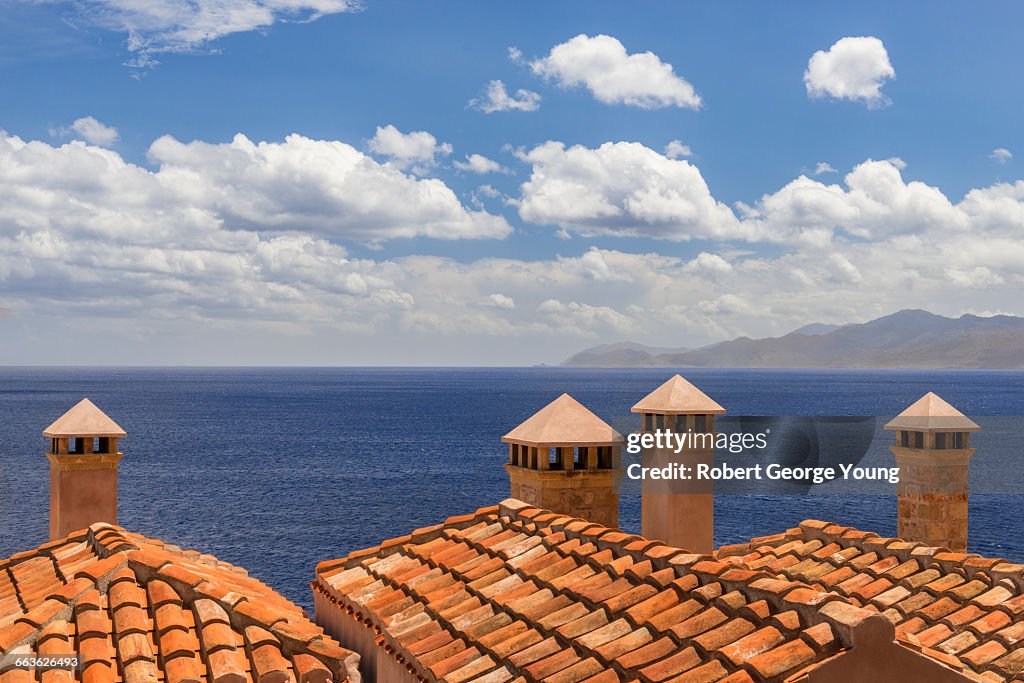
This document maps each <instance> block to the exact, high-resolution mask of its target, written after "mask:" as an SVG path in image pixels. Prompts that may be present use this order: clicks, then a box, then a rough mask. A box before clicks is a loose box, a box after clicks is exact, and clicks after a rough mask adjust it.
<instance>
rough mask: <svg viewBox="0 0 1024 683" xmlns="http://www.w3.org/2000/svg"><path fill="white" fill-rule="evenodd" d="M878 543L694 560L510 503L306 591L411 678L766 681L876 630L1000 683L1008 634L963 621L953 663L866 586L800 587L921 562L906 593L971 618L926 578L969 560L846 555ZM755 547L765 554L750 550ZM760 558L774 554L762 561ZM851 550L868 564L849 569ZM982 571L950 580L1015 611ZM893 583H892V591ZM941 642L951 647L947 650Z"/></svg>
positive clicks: (361, 562)
mask: <svg viewBox="0 0 1024 683" xmlns="http://www.w3.org/2000/svg"><path fill="white" fill-rule="evenodd" d="M826 526H827V525H826ZM876 539H877V537H874V536H872V535H864V534H859V533H858V532H855V531H853V530H850V529H846V528H842V527H834V526H828V528H827V530H826V529H825V527H821V528H818V527H815V526H814V525H813V524H811V525H810V526H809V527H808V529H807V530H804V529H803V528H800V529H796V530H791V531H790V532H787V533H786V534H779V535H778V536H776V537H773V539H772V541H771V543H772V544H771V545H768V546H761V545H756V546H752V547H747V546H733V547H732V551H733V554H731V555H729V554H723V555H721V556H706V555H694V554H691V553H688V552H686V551H683V550H680V549H677V548H670V547H668V546H665V545H663V544H661V543H659V542H656V541H648V540H646V539H643V538H640V537H638V536H633V535H628V534H624V533H621V532H619V531H618V530H613V529H608V528H606V527H602V526H599V525H596V524H590V523H587V522H585V521H583V520H579V519H574V518H570V517H566V516H562V515H557V514H553V513H550V512H547V511H545V510H540V509H538V508H535V507H531V506H528V505H526V504H524V503H521V502H520V501H516V500H511V499H510V500H507V501H505V502H503V503H502V504H501V505H500V506H499V507H497V508H494V507H492V508H484V509H482V510H478V511H477V513H476V514H474V515H463V516H461V517H453V518H450V519H449V520H447V521H446V522H445V523H444V524H441V525H436V526H433V527H427V528H425V529H422V530H419V531H417V532H414V533H413V534H411V535H410V536H407V537H404V538H402V539H401V540H400V542H398V543H384V544H382V545H381V546H378V547H377V548H371V549H368V550H365V551H359V552H356V553H352V554H351V555H349V556H348V557H345V558H342V559H339V560H333V561H327V562H322V563H321V564H320V565H319V566H318V567H317V572H316V580H315V582H314V584H313V589H314V591H316V592H317V593H318V594H319V595H320V597H321V599H324V600H326V601H327V602H328V603H329V604H333V605H335V607H336V609H338V610H340V611H341V612H343V613H344V614H347V615H348V616H349V617H351V619H352V620H353V621H354V623H357V624H362V625H363V626H365V627H366V628H368V629H370V632H371V633H372V635H373V637H374V638H375V639H376V641H377V642H378V643H380V646H381V647H382V648H384V650H385V651H386V652H388V653H391V656H392V657H394V658H395V659H396V661H398V662H400V663H401V664H402V665H403V666H404V667H406V668H407V669H408V670H410V671H411V672H412V674H413V676H414V677H416V678H419V679H420V680H424V681H435V680H439V679H441V678H444V677H446V676H447V680H456V681H465V682H466V683H469V682H471V681H472V682H478V683H489V682H491V681H502V682H505V681H523V682H524V683H527V682H532V681H541V680H544V681H552V682H553V681H565V682H566V683H578V682H580V681H585V680H588V679H591V678H594V680H599V681H601V682H602V683H605V682H607V683H612V682H613V681H635V680H639V681H644V682H645V683H652V682H658V683H660V682H661V681H670V680H671V681H675V680H679V681H685V680H694V681H697V680H701V681H719V680H729V681H748V680H750V681H762V682H764V681H769V682H774V683H781V681H783V680H785V679H788V678H789V677H799V676H800V675H801V674H802V672H806V671H809V670H810V669H812V668H814V667H817V666H819V665H821V664H822V663H824V662H828V661H830V660H832V659H833V658H834V657H835V656H836V655H837V654H840V653H843V652H846V651H850V650H852V649H854V648H855V642H854V641H855V640H856V641H857V642H862V643H866V642H869V641H871V640H872V639H875V640H877V638H878V634H881V636H882V639H883V641H884V642H885V643H889V644H891V647H892V648H895V649H897V650H899V651H900V652H905V653H906V654H907V656H911V657H919V656H923V657H924V658H925V661H929V662H931V665H932V666H940V667H942V668H945V669H951V670H953V671H955V672H956V673H957V674H959V675H962V676H963V677H964V678H965V680H976V679H977V674H976V672H977V671H979V670H982V669H983V670H985V671H987V672H996V673H997V674H998V675H1000V676H1002V675H1003V674H1002V672H1007V671H1010V669H1011V667H1012V666H1013V662H1014V661H1016V660H1014V659H1012V658H1013V656H1016V655H1015V654H1014V653H1016V652H1017V650H1016V649H1014V647H1015V646H1014V645H1013V642H1012V641H1011V638H1012V637H1013V634H1012V633H1010V632H1009V631H1006V630H1005V628H1006V626H1005V625H1004V624H1002V623H1001V622H1000V621H999V620H991V619H990V620H987V621H986V620H983V619H982V617H980V616H977V618H971V617H972V616H975V615H968V614H966V613H965V614H963V615H962V616H963V617H964V622H965V624H966V625H965V626H963V627H962V628H960V631H959V632H961V633H966V632H969V633H970V634H971V637H972V638H974V639H976V642H973V641H972V642H968V641H970V640H971V639H970V638H962V639H961V640H960V641H957V646H958V647H960V648H961V651H962V652H963V653H964V654H965V658H964V659H961V658H958V657H957V656H955V655H953V654H950V653H949V652H948V651H944V650H941V648H940V649H939V650H930V649H928V648H927V647H925V646H923V645H921V644H919V643H917V642H915V641H913V640H912V639H911V638H912V634H910V633H909V632H906V633H901V634H900V635H899V637H898V639H897V635H896V632H895V630H894V627H893V623H894V621H895V622H896V623H900V622H898V621H896V620H895V619H894V618H893V615H892V614H891V613H890V612H889V611H886V609H885V608H883V607H882V606H881V605H882V603H881V602H879V601H880V600H883V598H882V596H883V595H885V593H886V592H889V591H891V590H892V588H890V589H889V591H885V592H881V593H878V592H877V588H880V587H881V586H879V587H876V589H873V597H871V598H870V599H863V600H862V599H860V598H857V597H855V596H854V595H853V594H852V592H847V591H840V590H837V589H830V588H828V587H826V586H824V585H822V584H821V583H818V582H816V581H814V580H806V579H805V578H804V577H805V576H809V575H810V574H812V573H814V572H813V571H812V570H814V569H815V567H818V565H820V564H822V563H824V565H827V567H824V566H823V567H818V569H819V571H824V570H825V569H828V570H833V571H834V570H835V569H836V567H837V566H846V565H849V564H854V563H855V564H856V566H857V569H856V570H854V574H861V573H863V574H865V576H866V578H867V579H868V581H869V583H870V582H874V581H877V580H879V579H881V578H884V577H886V576H890V574H886V572H892V571H893V570H895V569H896V568H897V567H899V566H901V565H900V564H897V565H895V566H892V567H890V566H889V565H890V564H891V563H889V562H883V563H882V564H878V563H879V561H880V560H884V559H886V558H888V557H890V556H894V557H895V558H896V560H898V561H899V562H900V563H902V562H906V561H908V560H909V559H910V558H912V557H913V558H914V561H916V562H920V563H921V568H920V569H919V570H918V572H917V573H921V571H927V570H929V569H938V570H942V571H936V572H935V575H934V576H932V575H931V574H929V575H928V576H927V577H923V578H927V579H928V581H927V584H924V583H919V584H918V586H919V587H918V589H917V593H919V594H921V595H927V596H928V597H930V598H931V599H932V601H934V600H936V599H940V598H942V597H950V598H951V599H954V600H955V601H956V608H960V609H962V607H963V606H964V605H966V604H975V605H977V606H979V607H980V604H978V603H977V601H978V600H980V599H982V598H983V596H985V595H988V594H987V593H984V592H981V593H976V592H975V591H976V590H980V589H981V588H982V586H980V585H979V586H976V587H975V588H974V589H972V590H968V591H966V592H961V593H960V594H957V593H955V591H957V590H958V588H959V587H960V586H953V585H952V583H953V582H942V583H938V584H937V583H935V581H936V579H941V577H942V576H943V575H944V574H949V573H950V572H953V573H955V572H956V567H957V566H968V565H967V564H966V562H965V563H964V564H963V565H956V560H954V559H953V558H944V557H943V556H942V554H934V555H929V556H924V555H921V554H919V553H915V550H916V548H917V547H916V546H915V545H914V544H902V545H897V547H896V548H892V549H890V548H889V546H888V545H886V544H877V545H878V546H879V547H878V548H877V549H875V548H874V546H871V547H872V549H871V550H870V551H869V550H867V549H866V548H865V549H861V548H860V546H858V545H857V543H864V544H871V542H872V541H874V540H876ZM888 542H889V543H891V544H894V543H896V542H895V541H894V540H893V539H889V541H888ZM904 546H909V547H904ZM762 547H764V550H763V553H761V552H759V551H757V550H755V548H762ZM853 548H856V550H855V551H852V552H846V550H852V549H853ZM844 549H845V550H844ZM773 551H774V552H777V554H776V555H773V556H772V558H771V560H769V558H768V555H772V552H773ZM862 555H870V556H871V557H865V558H864V561H862V562H856V560H857V558H859V557H861V556H862ZM782 557H791V558H792V559H794V560H796V562H794V563H792V564H790V565H788V572H789V573H784V572H785V571H786V570H782V571H773V570H771V569H769V568H767V565H768V564H770V562H771V561H772V560H778V559H780V558H782ZM843 558H845V559H843ZM868 560H870V561H868ZM943 563H945V565H944V564H943ZM996 566H997V567H1000V571H1004V572H1005V571H1007V568H1006V567H1002V566H1001V565H996ZM869 567H875V568H874V569H869ZM992 572H995V568H994V567H991V568H988V569H987V570H982V569H976V570H974V571H973V572H972V573H971V576H970V577H965V581H966V582H968V583H969V582H970V581H974V580H981V579H980V578H979V577H980V576H982V575H984V576H986V577H987V578H988V580H989V581H990V582H995V583H993V585H995V584H996V583H998V585H999V587H1000V588H1001V589H1002V590H1003V591H1006V593H1005V595H1004V594H1003V593H1000V594H999V595H998V596H995V595H993V596H990V597H989V599H990V600H994V599H999V600H1000V602H999V605H1000V606H999V607H998V608H994V609H995V610H997V611H998V612H1000V613H1003V614H1009V613H1010V612H1011V611H1013V610H1015V609H1016V610H1018V612H1022V611H1024V605H1022V606H1021V607H1020V608H1019V609H1018V608H1017V607H1016V603H1013V602H1012V598H1011V597H1010V596H1011V594H1015V593H1014V591H1012V590H1011V588H1014V584H1013V581H1009V582H1006V581H1003V582H1002V583H999V581H1002V579H997V578H996V576H997V574H994V573H992ZM999 576H1002V574H999ZM912 577H913V575H910V576H907V577H905V578H904V579H903V582H904V583H906V582H907V581H908V580H909V579H910V578H912ZM893 579H894V580H892V581H891V583H892V586H893V587H900V586H901V585H902V584H901V583H900V581H899V580H895V577H893ZM982 583H984V581H983V580H982ZM962 585H966V584H961V586H962ZM926 586H930V588H929V587H926ZM986 587H987V586H986ZM908 590H909V589H908ZM990 590H991V589H990ZM954 596H955V597H954ZM969 596H970V597H969ZM972 601H974V602H972ZM893 609H896V610H897V611H898V605H897V607H896V608H893ZM988 611H989V612H992V611H993V610H992V609H990V610H988ZM955 613H956V612H955V610H954V611H953V612H951V613H949V614H945V615H944V616H936V617H933V618H929V619H922V624H921V626H920V627H918V628H917V630H921V629H922V628H924V627H925V626H927V625H929V624H932V623H941V624H944V625H948V624H954V623H957V622H956V620H955V619H953V620H951V618H950V614H955ZM901 614H902V613H901ZM883 617H885V618H883ZM1014 619H1016V617H1014ZM997 628H1003V629H1004V631H1002V632H1001V633H1002V636H999V637H996V642H998V643H1000V644H1001V648H1002V649H1000V648H996V647H992V646H988V647H986V648H985V649H981V646H982V645H984V644H986V643H983V642H982V641H983V640H984V639H983V638H982V637H981V634H982V633H983V632H985V629H988V632H994V629H997ZM951 631H954V632H956V631H957V628H952V627H951ZM940 644H946V645H947V650H949V649H951V648H952V644H950V643H949V641H948V638H946V639H944V640H942V642H941V643H940ZM1022 647H1024V645H1022ZM1003 650H1006V651H1009V654H1007V652H1004V651H1003ZM935 653H937V654H935ZM1021 653H1022V654H1024V650H1021ZM967 654H970V655H971V656H970V657H967V656H966V655H967ZM972 662H979V663H980V664H978V665H975V664H973V663H972ZM1000 667H1001V668H1000ZM595 677H596V678H595ZM1009 677H1010V676H1009V675H1008V676H1004V677H1002V678H997V679H994V680H1007V679H1008V678H1009Z"/></svg>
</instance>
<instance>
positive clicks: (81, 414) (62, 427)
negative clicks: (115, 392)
mask: <svg viewBox="0 0 1024 683" xmlns="http://www.w3.org/2000/svg"><path fill="white" fill-rule="evenodd" d="M43 436H48V437H50V438H67V437H74V436H113V437H123V436H128V435H127V434H126V433H125V431H124V430H123V429H121V427H120V426H119V425H118V424H117V423H116V422H114V421H113V420H111V419H110V418H109V417H108V416H107V414H106V413H104V412H103V411H102V410H100V409H99V408H97V407H96V404H95V403H93V402H92V401H90V400H89V399H87V398H83V399H82V400H81V401H79V402H78V403H77V404H76V405H75V407H74V408H72V409H71V410H69V411H68V412H66V413H64V414H63V415H61V416H60V417H59V418H57V421H56V422H54V423H53V424H52V425H50V426H49V427H47V428H46V430H45V431H44V432H43Z"/></svg>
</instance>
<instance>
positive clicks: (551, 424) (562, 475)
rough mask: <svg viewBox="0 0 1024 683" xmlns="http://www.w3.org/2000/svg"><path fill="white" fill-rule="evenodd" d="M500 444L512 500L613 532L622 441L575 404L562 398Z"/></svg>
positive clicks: (616, 508)
mask: <svg viewBox="0 0 1024 683" xmlns="http://www.w3.org/2000/svg"><path fill="white" fill-rule="evenodd" d="M501 440H502V441H504V442H505V443H507V444H509V461H508V464H506V465H505V470H506V471H507V472H508V476H509V480H510V482H511V485H512V497H513V498H517V499H519V500H521V501H523V502H524V503H529V504H530V505H536V506H537V507H539V508H544V509H547V510H551V511H552V512H558V513H561V514H563V515H570V516H572V517H581V518H583V519H586V520H588V521H591V522H596V523H598V524H603V525H604V526H607V527H611V528H618V526H619V481H620V480H621V479H622V441H623V438H622V435H621V434H619V433H618V432H616V431H615V430H614V429H612V428H611V427H610V426H608V425H607V424H605V422H604V421H603V420H602V419H601V418H599V417H598V416H597V415H594V413H592V412H590V411H589V410H587V409H586V408H585V407H584V406H583V405H582V404H580V403H579V402H578V401H577V400H576V399H574V398H573V397H572V396H570V395H569V394H562V395H561V396H559V397H558V398H556V399H555V400H554V401H552V402H551V403H549V404H548V405H547V406H545V407H544V408H541V409H540V410H539V411H538V412H537V413H535V414H534V415H533V416H532V417H530V418H529V419H528V420H526V422H524V423H522V424H521V425H519V426H518V427H516V428H515V429H513V430H512V431H511V432H509V433H508V434H506V435H505V436H503V437H501Z"/></svg>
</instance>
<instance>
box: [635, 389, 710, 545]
mask: <svg viewBox="0 0 1024 683" xmlns="http://www.w3.org/2000/svg"><path fill="white" fill-rule="evenodd" d="M632 410H633V412H634V413H640V414H641V415H642V426H641V428H642V430H643V431H644V432H655V431H657V430H668V431H670V432H673V433H686V432H692V433H694V434H712V435H713V434H714V432H715V415H721V414H723V413H724V412H725V408H723V407H722V406H720V405H718V404H717V403H715V402H714V401H713V400H711V399H710V398H709V397H708V396H707V395H706V394H705V393H704V392H702V391H701V390H700V389H698V388H697V387H695V386H693V385H692V384H690V383H689V382H687V381H686V380H685V379H683V378H682V377H680V376H679V375H675V376H674V377H672V378H671V379H669V380H668V381H667V382H665V383H664V384H662V385H661V386H660V387H658V388H657V389H655V390H654V391H652V392H651V393H650V394H648V395H647V396H645V397H644V398H642V399H641V400H640V401H639V402H638V403H637V404H636V405H635V406H633V409H632ZM697 441H698V440H695V439H694V440H688V443H694V446H695V447H688V448H684V449H683V450H682V451H681V452H679V453H678V454H677V453H676V452H675V450H674V449H671V448H660V449H659V448H651V449H645V450H644V453H643V460H644V461H643V466H644V467H658V468H664V467H666V466H668V465H671V464H680V465H685V466H687V467H691V468H693V469H691V470H690V471H691V472H694V471H696V467H697V465H698V464H707V465H712V464H713V459H714V454H715V451H714V447H713V441H714V439H713V438H711V439H702V440H700V442H697ZM708 442H712V443H708ZM641 526H642V529H643V535H644V536H645V537H646V538H654V539H659V540H661V541H664V542H665V543H667V544H669V545H671V546H675V547H678V548H685V549H686V550H689V551H691V552H695V553H710V552H711V551H712V550H713V549H714V544H715V494H714V488H713V486H712V484H711V482H707V481H696V480H689V481H685V480H663V479H661V480H655V479H650V478H645V479H644V480H643V499H642V502H641Z"/></svg>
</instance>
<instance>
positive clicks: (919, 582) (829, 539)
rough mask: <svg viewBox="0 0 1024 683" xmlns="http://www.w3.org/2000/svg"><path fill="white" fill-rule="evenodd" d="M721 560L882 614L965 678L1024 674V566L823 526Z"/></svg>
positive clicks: (722, 552) (811, 523) (905, 637)
mask: <svg viewBox="0 0 1024 683" xmlns="http://www.w3.org/2000/svg"><path fill="white" fill-rule="evenodd" d="M716 557H717V559H718V560H719V561H721V562H727V563H731V564H735V565H736V566H742V567H747V568H750V569H756V570H758V571H767V572H769V573H771V574H773V575H774V577H775V579H776V580H779V581H793V582H805V583H808V584H812V585H815V586H821V588H822V589H825V590H828V591H830V592H834V593H836V594H838V595H840V596H842V597H843V598H844V600H845V602H847V603H849V604H851V605H854V606H857V607H860V608H863V609H869V610H873V611H877V612H879V613H881V614H882V615H883V616H885V617H886V618H887V619H888V620H889V621H890V622H892V623H893V624H894V625H895V627H896V635H897V638H898V639H899V641H900V642H901V643H903V644H904V645H906V646H908V647H912V648H914V649H916V650H919V651H921V652H923V653H924V654H927V655H929V656H932V657H938V658H940V659H942V660H943V661H946V662H947V663H952V664H953V665H954V666H959V667H962V669H963V671H964V673H965V675H967V674H973V675H977V676H985V677H987V680H993V681H1007V680H1010V679H1013V678H1014V676H1015V675H1017V674H1018V673H1019V672H1021V671H1024V639H1022V636H1024V565H1018V564H1012V563H1009V562H1006V561H1005V560H1002V559H999V558H986V557H981V556H978V555H973V554H968V553H951V552H947V551H946V550H945V549H944V548H934V547H929V546H925V545H923V544H921V543H914V542H907V541H901V540H899V539H895V538H880V537H879V536H878V535H877V534H873V533H870V532H863V531H858V530H856V529H851V528H849V527H844V526H839V525H836V524H831V523H827V522H819V521H815V520H807V521H804V522H802V523H801V524H800V526H799V527H797V528H795V529H790V530H789V531H787V532H786V533H785V534H779V535H777V536H775V537H770V538H765V539H755V540H754V541H752V542H751V543H749V544H741V545H735V546H728V547H726V548H720V549H719V550H718V551H717V552H716ZM795 592H796V591H793V592H792V593H789V594H787V598H791V597H793V596H794V593H795ZM830 604H831V603H830ZM940 655H941V657H940ZM1014 680H1016V679H1014Z"/></svg>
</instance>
